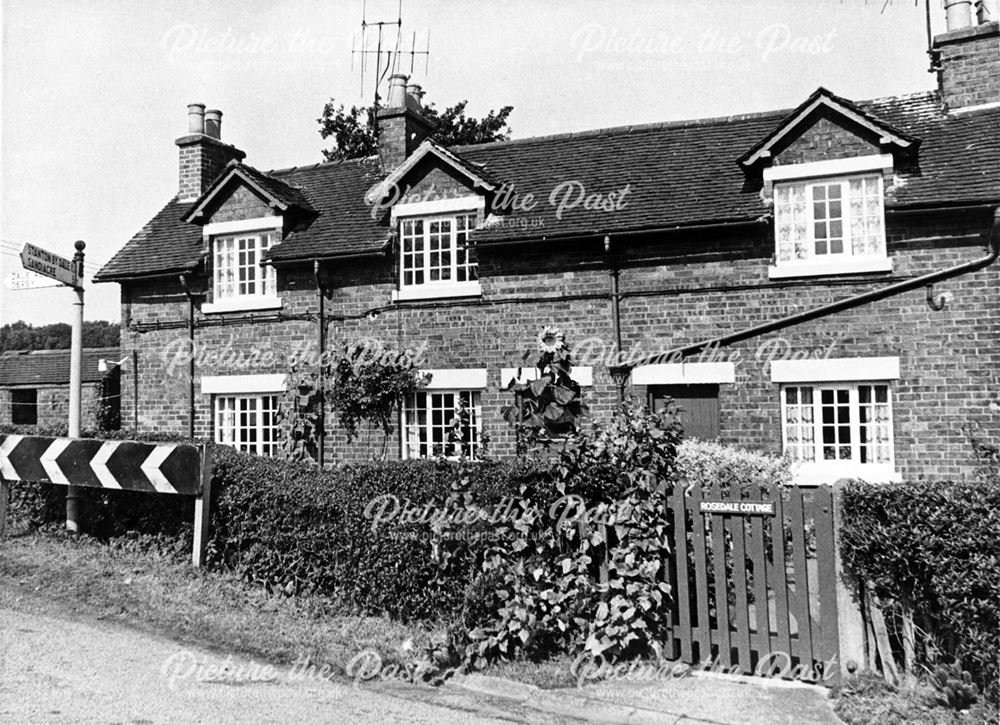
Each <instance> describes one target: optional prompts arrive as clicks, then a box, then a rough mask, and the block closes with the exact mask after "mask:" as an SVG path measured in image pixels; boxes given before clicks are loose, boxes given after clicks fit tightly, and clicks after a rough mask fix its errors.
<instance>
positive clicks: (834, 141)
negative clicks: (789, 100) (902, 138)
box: [774, 112, 879, 166]
mask: <svg viewBox="0 0 1000 725" xmlns="http://www.w3.org/2000/svg"><path fill="white" fill-rule="evenodd" d="M860 131H861V130H860V129H856V128H855V129H849V128H847V127H846V126H845V125H844V123H843V122H842V121H841V120H839V119H837V118H834V117H832V116H831V115H830V114H829V112H824V114H823V116H822V117H820V118H818V119H816V122H815V123H813V124H812V125H811V126H810V127H809V128H808V129H807V130H806V131H804V132H803V133H802V134H801V135H799V136H798V137H796V138H794V139H792V140H791V141H790V142H789V143H788V144H784V145H780V146H778V147H776V148H775V150H774V154H775V160H774V164H775V166H778V165H781V164H800V163H803V162H806V161H819V160H830V159H847V158H851V157H854V156H866V155H868V154H877V153H879V146H878V138H874V137H872V135H871V134H870V132H868V131H864V133H863V134H862V135H860V136H859V135H858V134H859V133H860Z"/></svg>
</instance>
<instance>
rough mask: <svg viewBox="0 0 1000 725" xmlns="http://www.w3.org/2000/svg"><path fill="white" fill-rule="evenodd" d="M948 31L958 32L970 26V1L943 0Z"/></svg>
mask: <svg viewBox="0 0 1000 725" xmlns="http://www.w3.org/2000/svg"><path fill="white" fill-rule="evenodd" d="M944 11H945V14H946V19H947V24H948V30H949V31H952V30H960V29H961V28H967V27H969V26H970V25H972V0H944Z"/></svg>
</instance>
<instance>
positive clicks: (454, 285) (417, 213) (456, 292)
mask: <svg viewBox="0 0 1000 725" xmlns="http://www.w3.org/2000/svg"><path fill="white" fill-rule="evenodd" d="M430 210H433V211H435V212H436V213H433V214H429V213H427V212H428V211H430ZM481 213H482V200H477V202H476V205H475V206H471V207H470V206H469V203H468V201H467V200H465V199H457V200H447V203H442V202H416V203H413V204H398V205H397V206H396V207H394V208H393V213H392V221H393V223H394V224H395V225H396V230H397V234H398V239H399V260H398V270H397V272H398V274H397V284H398V289H397V290H396V291H394V293H393V295H392V299H393V301H394V302H399V301H406V300H422V299H437V298H442V297H477V296H480V295H482V286H481V285H480V282H479V264H478V262H476V263H474V264H471V265H470V264H468V263H466V264H465V265H459V264H458V261H457V259H458V249H459V245H458V241H457V235H458V234H459V231H458V219H459V217H466V218H467V219H468V220H469V226H468V227H467V228H466V235H467V236H468V234H469V233H470V232H471V231H472V230H473V229H475V226H476V224H477V223H478V220H479V218H480V216H481ZM416 222H422V223H423V250H422V254H423V265H422V267H420V269H421V270H422V271H423V274H424V281H423V282H420V283H410V284H407V283H406V276H405V275H406V271H407V269H406V267H405V263H406V256H407V255H406V253H405V252H404V245H405V243H406V236H405V235H404V225H405V224H407V223H416ZM435 222H448V223H449V224H450V225H451V231H450V237H451V239H450V245H449V252H448V253H449V256H450V260H451V262H450V265H449V269H450V272H451V279H449V280H435V281H431V280H430V270H431V266H430V257H431V250H430V233H431V232H430V225H431V224H432V223H435ZM466 253H467V254H468V250H466ZM460 266H464V267H465V268H466V269H467V270H470V271H471V273H472V274H475V276H476V278H475V279H466V280H463V281H456V280H457V276H458V268H459V267H460Z"/></svg>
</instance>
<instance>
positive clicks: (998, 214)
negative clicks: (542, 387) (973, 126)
mask: <svg viewBox="0 0 1000 725" xmlns="http://www.w3.org/2000/svg"><path fill="white" fill-rule="evenodd" d="M989 247H990V251H989V253H988V254H986V255H985V256H983V257H978V258H976V259H973V260H971V261H969V262H964V263H962V264H959V265H956V266H954V267H948V268H947V269H942V270H938V271H937V272H931V273H929V274H924V275H921V276H919V277H913V278H912V279H907V280H904V281H902V282H896V283H895V284H891V285H888V286H887V287H882V288H881V289H876V290H872V291H870V292H864V293H862V294H859V295H855V296H853V297H847V298H846V299H842V300H838V301H837V302H832V303H830V304H827V305H822V306H820V307H815V308H813V309H811V310H806V311H805V312H799V313H797V314H794V315H790V316H788V317H782V318H781V319H778V320H773V321H772V322H766V323H764V324H763V325H756V326H754V327H748V328H746V329H745V330H740V331H739V332H734V333H731V334H729V335H723V336H721V337H716V338H713V339H711V340H705V341H703V342H696V343H694V344H691V345H685V346H683V347H678V348H675V349H673V350H669V351H667V352H662V353H657V354H656V355H649V356H647V357H645V358H642V359H641V360H638V361H635V362H631V363H628V364H626V365H622V366H614V367H616V368H625V369H627V370H632V369H634V368H636V367H637V366H639V365H656V364H662V363H664V362H668V361H671V362H672V361H676V360H678V359H684V358H686V357H691V356H693V355H696V354H698V353H700V352H703V351H704V350H706V349H710V348H713V347H723V346H725V345H731V344H733V343H735V342H741V341H743V340H748V339H750V338H753V337H758V336H760V335H764V334H767V333H769V332H775V331H777V330H783V329H785V328H786V327H792V326H794V325H799V324H802V323H803V322H809V321H811V320H817V319H820V318H822V317H828V316H830V315H834V314H837V313H838V312H843V311H844V310H850V309H853V308H855V307H860V306H862V305H866V304H868V303H869V302H877V301H878V300H884V299H886V298H889V297H895V296H896V295H901V294H903V293H905V292H910V291H912V290H915V289H919V288H920V287H927V288H928V294H927V296H928V301H929V302H931V301H932V300H933V301H934V303H935V304H931V307H932V308H934V307H935V305H937V304H940V303H939V301H937V300H936V299H935V298H934V295H933V290H932V289H931V288H932V287H933V285H934V284H935V283H936V282H941V281H943V280H946V279H951V278H952V277H959V276H961V275H964V274H968V273H970V272H977V271H979V270H981V269H985V268H986V267H989V266H990V265H991V264H993V263H994V262H996V261H997V257H998V256H1000V208H997V207H994V211H993V227H992V228H991V230H990V241H989ZM614 374H615V373H614V371H612V375H614Z"/></svg>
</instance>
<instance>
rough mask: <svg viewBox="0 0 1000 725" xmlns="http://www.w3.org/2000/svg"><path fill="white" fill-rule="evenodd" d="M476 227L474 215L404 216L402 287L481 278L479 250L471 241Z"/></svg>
mask: <svg viewBox="0 0 1000 725" xmlns="http://www.w3.org/2000/svg"><path fill="white" fill-rule="evenodd" d="M475 226H476V215H475V214H459V215H456V216H444V217H428V218H415V219H402V220H401V221H400V222H399V241H400V250H401V255H400V256H401V267H400V271H401V273H402V275H401V278H400V288H401V289H402V288H404V287H418V286H421V285H434V284H452V283H455V282H474V281H476V280H477V279H479V273H478V269H477V264H476V250H475V248H474V247H473V246H472V244H471V243H470V242H469V232H470V231H472V230H473V229H475Z"/></svg>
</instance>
